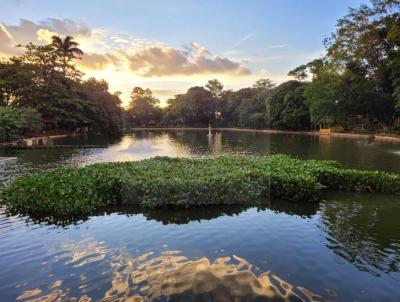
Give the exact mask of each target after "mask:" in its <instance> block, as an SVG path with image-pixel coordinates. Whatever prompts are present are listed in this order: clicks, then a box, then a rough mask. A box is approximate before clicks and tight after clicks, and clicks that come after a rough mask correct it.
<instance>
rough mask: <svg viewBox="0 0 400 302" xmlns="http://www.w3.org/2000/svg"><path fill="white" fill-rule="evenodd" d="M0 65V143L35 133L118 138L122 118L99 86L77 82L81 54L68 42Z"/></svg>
mask: <svg viewBox="0 0 400 302" xmlns="http://www.w3.org/2000/svg"><path fill="white" fill-rule="evenodd" d="M19 47H23V48H24V50H25V51H24V54H23V55H21V56H18V57H12V58H10V59H8V60H4V59H3V60H0V141H1V140H10V139H14V138H17V137H19V136H22V135H26V134H30V133H37V132H39V131H46V132H48V133H51V132H73V131H86V129H90V130H91V131H94V132H101V133H107V134H116V133H120V132H121V131H122V129H123V127H124V124H123V123H124V121H125V114H126V112H125V111H124V110H123V109H122V107H121V100H120V98H119V94H118V93H116V94H111V93H110V92H109V91H108V84H107V82H106V81H104V80H96V79H94V78H90V79H88V80H85V81H83V80H82V75H83V74H82V72H80V71H79V70H78V69H77V67H76V66H75V64H74V62H73V61H74V60H75V59H78V58H79V55H82V54H83V52H82V51H81V50H80V49H79V48H78V43H77V42H75V41H74V40H73V38H72V37H66V38H65V39H64V40H62V39H60V38H59V37H57V36H54V37H53V43H52V44H50V45H45V46H38V45H33V44H29V45H25V46H19Z"/></svg>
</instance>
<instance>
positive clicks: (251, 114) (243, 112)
mask: <svg viewBox="0 0 400 302" xmlns="http://www.w3.org/2000/svg"><path fill="white" fill-rule="evenodd" d="M236 111H237V112H238V116H239V126H241V127H251V128H262V127H264V116H265V99H264V98H263V97H254V98H249V99H243V100H242V101H241V102H240V105H239V106H238V107H237V108H236ZM260 117H262V119H260Z"/></svg>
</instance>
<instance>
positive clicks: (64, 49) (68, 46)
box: [51, 36, 83, 75]
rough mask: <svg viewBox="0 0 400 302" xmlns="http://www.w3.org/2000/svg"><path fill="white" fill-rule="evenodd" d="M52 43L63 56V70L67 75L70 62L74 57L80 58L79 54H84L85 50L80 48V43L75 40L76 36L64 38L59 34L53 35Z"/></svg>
mask: <svg viewBox="0 0 400 302" xmlns="http://www.w3.org/2000/svg"><path fill="white" fill-rule="evenodd" d="M51 39H52V43H51V45H52V46H53V47H54V48H55V50H56V51H57V53H58V54H59V55H60V56H61V58H62V71H63V74H64V75H65V74H66V72H67V70H68V68H69V67H70V66H69V64H68V63H69V62H70V61H71V60H72V59H76V58H79V57H78V56H77V55H80V56H82V55H83V51H82V50H81V49H80V48H78V46H79V43H78V42H75V41H74V38H73V37H71V36H66V37H65V38H64V40H63V39H62V38H60V37H59V36H52V37H51Z"/></svg>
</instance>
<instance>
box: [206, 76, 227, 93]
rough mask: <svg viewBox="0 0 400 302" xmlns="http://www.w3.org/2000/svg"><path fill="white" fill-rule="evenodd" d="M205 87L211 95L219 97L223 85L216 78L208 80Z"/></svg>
mask: <svg viewBox="0 0 400 302" xmlns="http://www.w3.org/2000/svg"><path fill="white" fill-rule="evenodd" d="M206 88H207V89H208V90H209V91H210V92H211V94H212V96H213V97H219V96H220V95H221V93H222V91H223V89H224V85H222V83H221V82H220V81H218V80H217V79H214V80H209V81H208V82H207V84H206Z"/></svg>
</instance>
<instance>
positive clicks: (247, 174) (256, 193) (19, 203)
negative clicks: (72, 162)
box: [3, 155, 400, 216]
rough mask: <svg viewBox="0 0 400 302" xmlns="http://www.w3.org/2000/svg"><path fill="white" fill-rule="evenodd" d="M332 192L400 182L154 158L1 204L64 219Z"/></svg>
mask: <svg viewBox="0 0 400 302" xmlns="http://www.w3.org/2000/svg"><path fill="white" fill-rule="evenodd" d="M327 189H330V190H347V191H363V192H379V193H390V194H400V175H396V174H389V173H386V172H379V171H362V170H354V169H345V168H343V167H341V166H340V165H339V164H338V163H337V162H335V161H317V160H300V159H295V158H292V157H290V156H287V155H271V156H222V157H217V158H208V159H186V158H168V157H156V158H152V159H147V160H143V161H137V162H121V163H102V164H94V165H89V166H85V167H63V168H57V169H53V170H49V171H46V172H41V173H37V174H33V175H30V176H27V177H23V178H20V179H17V180H15V181H14V182H12V183H11V184H10V185H9V186H7V187H6V188H5V189H4V191H3V202H4V203H6V204H7V205H8V206H9V207H10V208H11V209H12V210H17V211H20V212H24V213H30V214H39V213H40V214H48V215H62V216H64V215H81V214H89V213H91V212H92V211H96V210H99V209H102V208H106V207H109V206H117V205H138V206H143V207H163V206H178V207H191V206H212V205H220V204H225V205H226V204H257V203H260V202H262V201H265V200H266V199H268V198H274V199H283V200H289V201H293V202H312V201H318V200H319V199H320V198H321V196H322V194H321V193H322V192H323V191H324V190H327Z"/></svg>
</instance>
